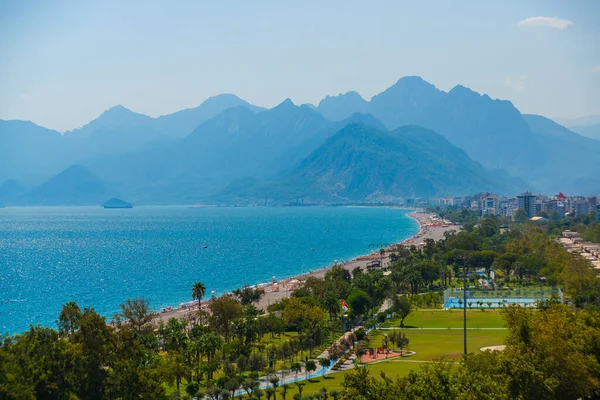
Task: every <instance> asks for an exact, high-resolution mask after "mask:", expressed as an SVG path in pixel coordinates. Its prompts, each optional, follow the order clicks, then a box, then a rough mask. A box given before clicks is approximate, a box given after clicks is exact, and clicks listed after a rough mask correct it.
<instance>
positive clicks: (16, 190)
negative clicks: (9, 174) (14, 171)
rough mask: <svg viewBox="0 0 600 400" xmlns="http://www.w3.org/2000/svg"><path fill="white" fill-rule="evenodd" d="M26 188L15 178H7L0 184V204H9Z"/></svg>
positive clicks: (16, 199)
mask: <svg viewBox="0 0 600 400" xmlns="http://www.w3.org/2000/svg"><path fill="white" fill-rule="evenodd" d="M25 191H26V189H25V187H23V186H22V185H21V184H20V183H19V182H18V181H16V180H15V179H7V180H6V181H4V182H3V183H2V185H0V205H1V206H5V205H10V204H13V203H15V202H16V201H18V198H19V197H20V196H21V195H22V194H23V193H25Z"/></svg>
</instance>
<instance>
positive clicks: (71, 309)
mask: <svg viewBox="0 0 600 400" xmlns="http://www.w3.org/2000/svg"><path fill="white" fill-rule="evenodd" d="M81 316H82V313H81V308H79V305H78V304H77V303H76V302H74V301H69V302H68V303H66V304H65V305H63V306H62V309H61V310H60V315H59V317H58V333H59V334H60V335H61V336H70V335H72V334H73V333H75V331H77V330H78V329H79V321H80V320H81Z"/></svg>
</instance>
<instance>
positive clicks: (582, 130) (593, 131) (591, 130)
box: [569, 123, 600, 140]
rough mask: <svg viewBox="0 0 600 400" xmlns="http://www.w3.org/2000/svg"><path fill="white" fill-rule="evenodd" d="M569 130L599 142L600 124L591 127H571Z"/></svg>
mask: <svg viewBox="0 0 600 400" xmlns="http://www.w3.org/2000/svg"><path fill="white" fill-rule="evenodd" d="M569 129H571V130H572V131H574V132H577V133H579V134H580V135H583V136H586V137H589V138H592V139H596V140H600V123H597V124H593V125H580V126H571V127H570V128H569Z"/></svg>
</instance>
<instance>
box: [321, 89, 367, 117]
mask: <svg viewBox="0 0 600 400" xmlns="http://www.w3.org/2000/svg"><path fill="white" fill-rule="evenodd" d="M368 105H369V103H368V102H367V101H366V100H365V99H363V98H362V97H361V96H360V94H358V93H356V92H348V93H344V94H342V93H340V94H339V95H337V96H327V97H325V98H324V99H323V100H321V102H320V103H319V106H318V107H317V109H318V110H319V112H320V113H321V114H323V116H324V117H325V118H327V119H328V120H330V121H341V120H343V119H346V118H348V117H350V116H351V115H352V114H354V113H362V114H366V113H367V108H368Z"/></svg>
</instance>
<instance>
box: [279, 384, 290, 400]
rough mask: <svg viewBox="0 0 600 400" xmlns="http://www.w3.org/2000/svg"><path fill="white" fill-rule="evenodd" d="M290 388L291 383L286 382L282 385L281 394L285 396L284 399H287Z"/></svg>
mask: <svg viewBox="0 0 600 400" xmlns="http://www.w3.org/2000/svg"><path fill="white" fill-rule="evenodd" d="M289 388H290V385H289V383H284V384H283V385H281V396H283V400H286V396H287V391H288V390H289Z"/></svg>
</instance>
